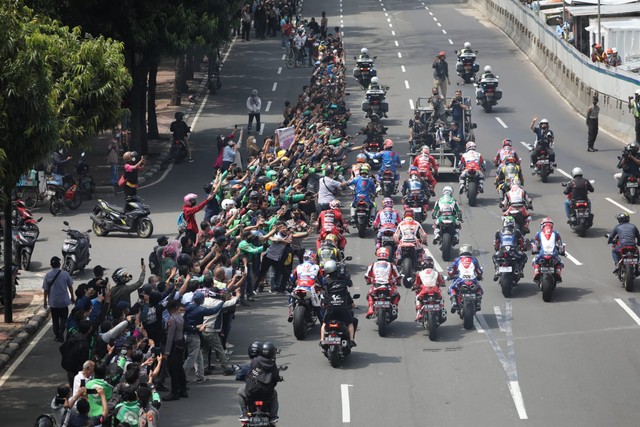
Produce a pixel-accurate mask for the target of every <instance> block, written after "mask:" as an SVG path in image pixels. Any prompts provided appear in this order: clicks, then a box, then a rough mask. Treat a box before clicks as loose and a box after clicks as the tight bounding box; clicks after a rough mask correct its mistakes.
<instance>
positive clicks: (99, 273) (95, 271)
mask: <svg viewBox="0 0 640 427" xmlns="http://www.w3.org/2000/svg"><path fill="white" fill-rule="evenodd" d="M104 270H105V268H104V267H103V266H101V265H96V266H95V267H93V275H94V276H96V277H98V276H102V274H103V273H104Z"/></svg>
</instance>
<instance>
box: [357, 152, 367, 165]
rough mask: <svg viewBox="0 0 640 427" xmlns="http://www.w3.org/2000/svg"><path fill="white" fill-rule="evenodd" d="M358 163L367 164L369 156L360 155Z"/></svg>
mask: <svg viewBox="0 0 640 427" xmlns="http://www.w3.org/2000/svg"><path fill="white" fill-rule="evenodd" d="M356 163H367V156H366V155H365V154H362V153H360V154H358V156H357V157H356Z"/></svg>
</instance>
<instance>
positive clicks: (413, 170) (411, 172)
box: [409, 166, 420, 176]
mask: <svg viewBox="0 0 640 427" xmlns="http://www.w3.org/2000/svg"><path fill="white" fill-rule="evenodd" d="M419 174H420V172H419V171H418V167H417V166H411V168H410V169H409V176H414V175H419Z"/></svg>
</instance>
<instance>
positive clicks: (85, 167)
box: [76, 152, 96, 200]
mask: <svg viewBox="0 0 640 427" xmlns="http://www.w3.org/2000/svg"><path fill="white" fill-rule="evenodd" d="M76 173H77V174H78V190H77V192H78V195H79V196H80V198H81V199H82V200H91V197H92V195H93V192H94V190H95V189H96V184H95V182H94V181H93V177H92V176H91V173H90V171H89V164H88V163H87V155H86V153H85V152H82V153H81V154H80V160H79V161H78V164H77V165H76Z"/></svg>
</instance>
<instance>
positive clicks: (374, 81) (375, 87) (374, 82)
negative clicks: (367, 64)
mask: <svg viewBox="0 0 640 427" xmlns="http://www.w3.org/2000/svg"><path fill="white" fill-rule="evenodd" d="M371 91H382V93H381V94H380V95H381V101H383V100H384V99H385V96H386V94H387V89H386V88H385V87H384V86H382V85H381V84H380V80H379V79H378V77H372V78H371V82H370V83H369V87H367V91H366V92H365V95H366V97H367V99H369V96H370V95H372V94H371V93H370V92H371ZM369 114H370V113H369ZM369 117H370V115H369ZM382 117H387V112H386V111H382Z"/></svg>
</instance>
